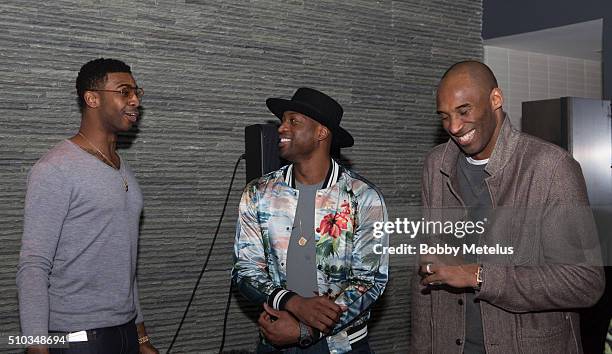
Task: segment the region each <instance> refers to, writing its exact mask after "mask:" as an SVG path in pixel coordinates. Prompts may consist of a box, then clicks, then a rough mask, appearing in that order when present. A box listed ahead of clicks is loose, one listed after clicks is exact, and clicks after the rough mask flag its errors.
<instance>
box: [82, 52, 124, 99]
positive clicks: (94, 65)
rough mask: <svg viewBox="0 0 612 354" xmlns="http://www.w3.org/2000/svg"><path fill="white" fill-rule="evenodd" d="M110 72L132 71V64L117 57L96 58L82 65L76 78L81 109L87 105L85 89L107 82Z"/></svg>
mask: <svg viewBox="0 0 612 354" xmlns="http://www.w3.org/2000/svg"><path fill="white" fill-rule="evenodd" d="M108 73H130V74H131V73H132V70H131V69H130V66H129V65H127V64H126V63H124V62H122V61H121V60H117V59H104V58H99V59H94V60H91V61H89V62H87V63H85V65H83V66H82V67H81V70H79V75H78V76H77V79H76V90H77V95H78V102H79V108H80V109H81V111H82V110H83V108H84V107H85V98H84V97H83V94H84V93H85V91H87V90H90V89H95V88H98V87H100V85H103V84H104V83H105V82H106V74H108Z"/></svg>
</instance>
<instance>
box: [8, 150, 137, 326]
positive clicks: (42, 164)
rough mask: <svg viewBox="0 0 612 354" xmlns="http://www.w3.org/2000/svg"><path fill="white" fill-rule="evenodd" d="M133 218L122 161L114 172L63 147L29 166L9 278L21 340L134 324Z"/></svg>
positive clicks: (133, 198) (132, 194)
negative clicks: (15, 262) (16, 301)
mask: <svg viewBox="0 0 612 354" xmlns="http://www.w3.org/2000/svg"><path fill="white" fill-rule="evenodd" d="M122 176H123V177H125V178H127V182H128V185H129V189H128V191H127V192H126V190H125V186H124V183H123V180H122ZM141 210H142V193H141V191H140V188H139V186H138V182H136V179H135V177H134V174H133V173H132V171H131V170H130V169H129V167H128V166H127V164H126V163H125V161H124V160H123V159H122V160H121V167H120V169H119V171H117V170H116V169H114V168H112V167H110V166H108V165H106V164H105V163H103V162H102V161H100V160H99V159H97V158H96V157H95V156H93V155H91V154H89V153H88V152H86V151H84V150H82V149H81V148H79V147H78V146H77V145H75V144H74V143H72V142H70V141H68V140H66V141H64V142H62V143H60V144H58V145H57V146H56V147H54V148H53V149H51V150H50V151H49V152H48V153H47V154H46V155H45V156H43V157H42V158H41V159H40V160H39V161H38V162H37V163H36V164H35V165H34V167H33V168H32V170H31V171H30V174H29V177H28V190H27V194H26V200H25V217H24V228H23V238H22V242H21V254H20V258H19V266H18V270H17V287H18V290H19V312H20V317H21V328H22V332H23V335H26V336H35V335H46V334H47V332H48V331H49V330H51V331H62V332H74V331H81V330H86V329H92V328H100V327H109V326H116V325H119V324H123V323H126V322H128V321H130V320H132V319H134V317H136V316H137V315H138V317H137V319H136V322H141V321H142V315H141V313H140V306H139V302H138V288H137V284H136V254H137V252H136V251H137V244H138V224H139V220H140V213H141Z"/></svg>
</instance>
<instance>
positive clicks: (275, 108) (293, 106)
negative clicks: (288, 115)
mask: <svg viewBox="0 0 612 354" xmlns="http://www.w3.org/2000/svg"><path fill="white" fill-rule="evenodd" d="M266 106H268V109H269V110H270V112H272V113H273V114H274V115H275V116H276V117H278V119H281V120H282V119H283V113H285V112H287V111H292V112H298V113H302V114H304V115H306V116H308V117H310V118H312V119H314V120H316V121H317V122H319V123H321V124H323V125H325V126H326V127H327V128H329V130H331V132H332V145H333V146H337V147H339V148H345V147H351V146H353V144H354V143H355V140H354V139H353V136H352V135H351V134H350V133H349V132H348V131H346V130H345V129H344V128H342V127H340V126H339V125H332V124H329V122H328V120H327V119H326V118H325V117H324V116H323V115H322V114H321V112H319V111H318V110H317V109H316V108H315V107H313V106H311V105H309V104H305V103H302V102H297V101H291V100H286V99H282V98H268V99H267V100H266Z"/></svg>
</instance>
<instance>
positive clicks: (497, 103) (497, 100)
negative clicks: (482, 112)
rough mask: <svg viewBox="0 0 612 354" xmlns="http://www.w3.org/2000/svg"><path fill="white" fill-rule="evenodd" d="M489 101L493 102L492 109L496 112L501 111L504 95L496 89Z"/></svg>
mask: <svg viewBox="0 0 612 354" xmlns="http://www.w3.org/2000/svg"><path fill="white" fill-rule="evenodd" d="M489 101H490V102H491V109H492V110H493V111H496V110H498V109H501V108H502V106H503V105H504V95H503V94H502V91H501V89H500V88H499V87H495V88H494V89H493V90H491V94H490V95H489Z"/></svg>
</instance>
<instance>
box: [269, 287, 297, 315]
mask: <svg viewBox="0 0 612 354" xmlns="http://www.w3.org/2000/svg"><path fill="white" fill-rule="evenodd" d="M294 295H297V294H296V293H294V292H293V291H289V290H285V289H283V288H278V289H276V290H274V291H273V292H272V294H270V295H269V296H268V305H270V306H271V307H272V308H273V309H275V310H284V309H285V305H286V304H287V301H289V299H291V297H293V296H294Z"/></svg>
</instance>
